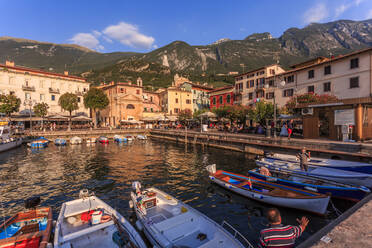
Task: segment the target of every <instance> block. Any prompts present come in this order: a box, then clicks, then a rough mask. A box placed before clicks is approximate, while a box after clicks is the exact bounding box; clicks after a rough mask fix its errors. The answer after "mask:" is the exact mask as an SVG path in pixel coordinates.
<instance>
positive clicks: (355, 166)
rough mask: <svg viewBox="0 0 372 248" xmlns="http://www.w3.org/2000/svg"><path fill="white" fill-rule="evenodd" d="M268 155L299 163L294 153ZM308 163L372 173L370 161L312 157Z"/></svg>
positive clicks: (268, 156) (280, 159)
mask: <svg viewBox="0 0 372 248" xmlns="http://www.w3.org/2000/svg"><path fill="white" fill-rule="evenodd" d="M266 157H267V158H270V159H273V160H279V161H288V162H292V163H299V161H298V159H297V157H296V156H294V155H288V154H278V153H276V154H273V155H266ZM308 164H309V165H312V166H321V167H327V168H331V169H339V170H345V171H353V172H359V173H366V174H372V164H370V163H361V162H353V161H346V160H334V159H326V158H315V157H311V158H310V159H309V161H308Z"/></svg>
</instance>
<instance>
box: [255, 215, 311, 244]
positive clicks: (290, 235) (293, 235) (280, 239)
mask: <svg viewBox="0 0 372 248" xmlns="http://www.w3.org/2000/svg"><path fill="white" fill-rule="evenodd" d="M267 219H268V221H269V224H270V227H269V228H266V229H264V230H262V231H261V233H260V244H259V247H261V248H270V247H275V248H284V247H285V248H290V247H294V245H295V241H296V239H297V238H298V237H300V236H301V234H302V233H303V232H304V231H305V229H306V227H307V225H308V224H309V219H308V218H306V217H302V218H301V220H298V219H297V222H298V223H299V224H300V225H298V226H291V225H286V226H285V225H283V224H282V217H281V216H280V212H279V210H278V209H276V208H270V209H269V210H268V211H267Z"/></svg>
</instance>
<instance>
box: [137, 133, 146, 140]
mask: <svg viewBox="0 0 372 248" xmlns="http://www.w3.org/2000/svg"><path fill="white" fill-rule="evenodd" d="M137 139H138V140H147V136H146V135H141V134H139V135H137Z"/></svg>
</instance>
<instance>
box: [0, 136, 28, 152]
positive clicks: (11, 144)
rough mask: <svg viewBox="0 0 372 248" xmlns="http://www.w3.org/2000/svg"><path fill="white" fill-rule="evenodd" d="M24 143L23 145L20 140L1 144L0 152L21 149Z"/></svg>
mask: <svg viewBox="0 0 372 248" xmlns="http://www.w3.org/2000/svg"><path fill="white" fill-rule="evenodd" d="M22 143H23V140H22V139H21V138H20V139H17V140H14V141H11V142H8V143H4V144H0V152H5V151H8V150H11V149H13V148H16V147H19V146H20V145H22Z"/></svg>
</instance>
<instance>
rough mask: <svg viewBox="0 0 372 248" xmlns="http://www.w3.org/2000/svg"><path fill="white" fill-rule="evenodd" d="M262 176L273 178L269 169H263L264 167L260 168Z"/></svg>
mask: <svg viewBox="0 0 372 248" xmlns="http://www.w3.org/2000/svg"><path fill="white" fill-rule="evenodd" d="M260 174H261V175H264V176H266V177H271V173H270V171H269V169H267V168H266V167H262V166H261V167H260Z"/></svg>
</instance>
